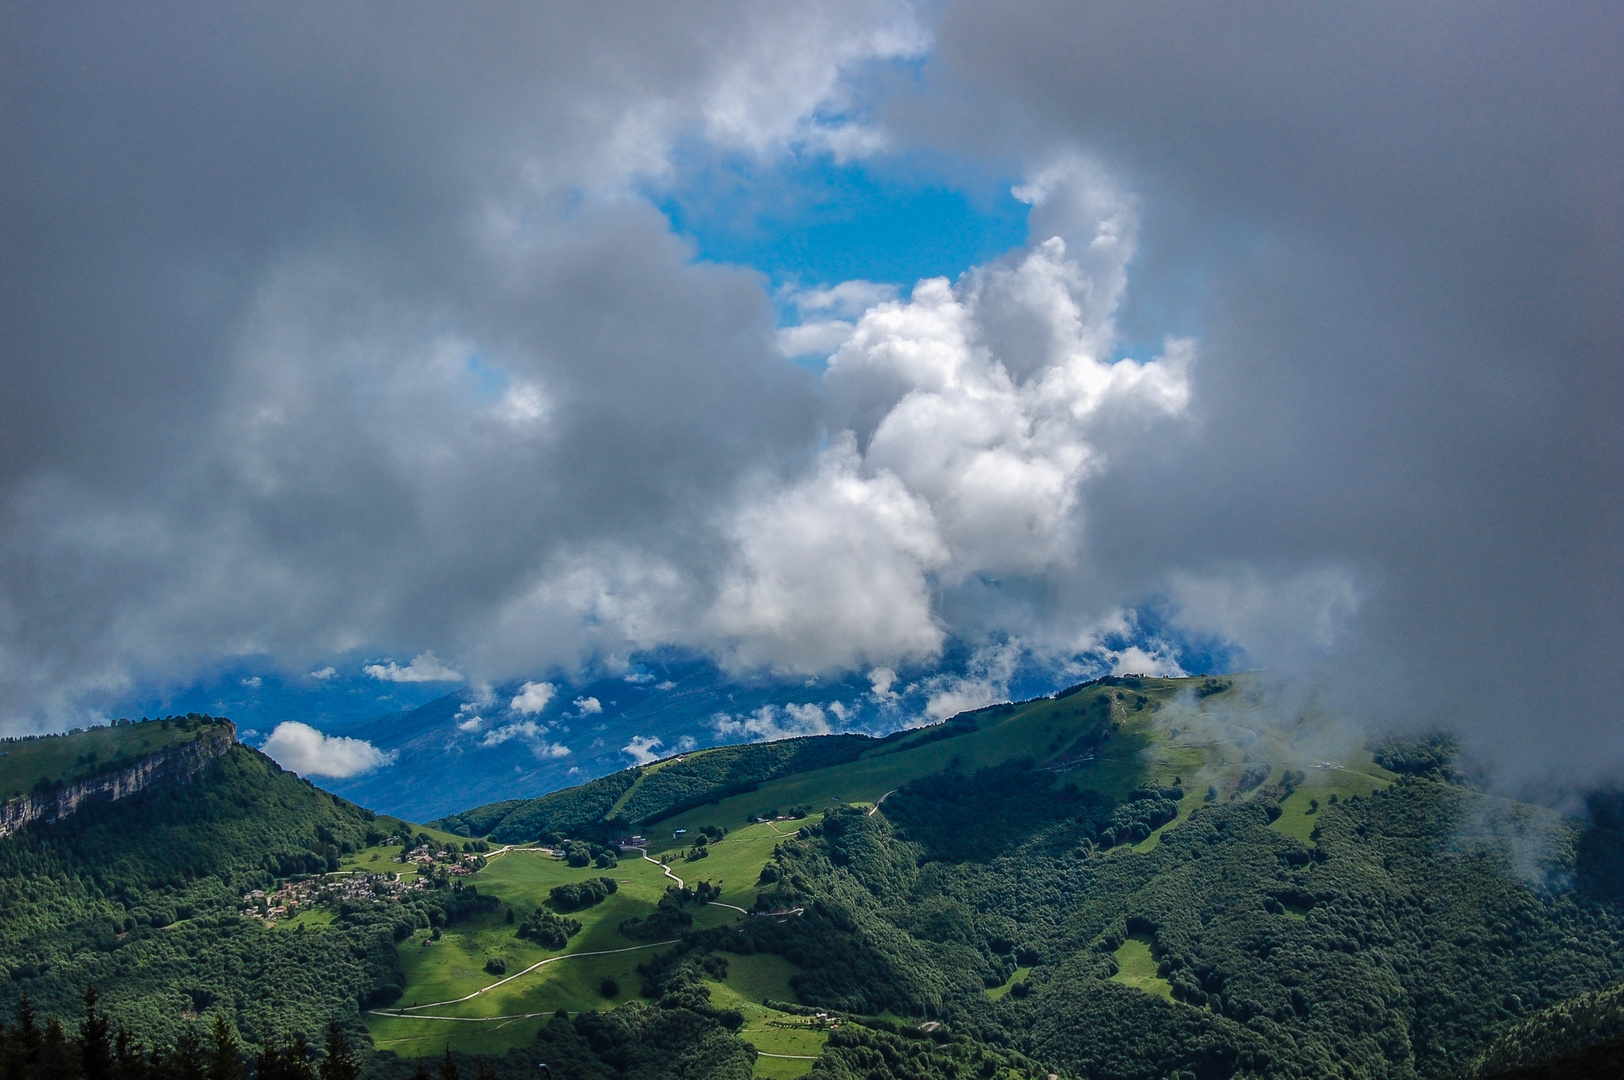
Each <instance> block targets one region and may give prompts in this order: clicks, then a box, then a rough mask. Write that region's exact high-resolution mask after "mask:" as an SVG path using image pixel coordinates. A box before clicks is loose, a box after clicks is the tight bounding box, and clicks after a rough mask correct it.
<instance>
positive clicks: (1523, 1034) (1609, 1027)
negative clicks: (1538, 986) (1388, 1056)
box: [1462, 983, 1624, 1080]
mask: <svg viewBox="0 0 1624 1080" xmlns="http://www.w3.org/2000/svg"><path fill="white" fill-rule="evenodd" d="M1609 1040H1614V1041H1619V1042H1624V983H1621V984H1619V985H1617V986H1610V987H1608V988H1607V989H1605V990H1596V991H1592V992H1590V993H1586V994H1579V995H1577V996H1576V997H1571V998H1568V999H1567V1000H1565V1001H1559V1002H1557V1003H1556V1004H1555V1005H1551V1006H1548V1007H1546V1008H1544V1009H1541V1010H1539V1011H1538V1012H1536V1013H1534V1014H1533V1015H1531V1016H1528V1017H1526V1018H1524V1019H1522V1020H1519V1021H1517V1022H1516V1023H1515V1024H1512V1025H1511V1026H1510V1027H1509V1028H1507V1029H1506V1030H1505V1031H1503V1032H1501V1033H1500V1035H1499V1036H1497V1037H1496V1038H1495V1040H1494V1041H1493V1042H1492V1043H1490V1044H1489V1045H1488V1046H1487V1047H1485V1048H1484V1049H1483V1050H1482V1051H1481V1052H1480V1053H1478V1054H1477V1055H1476V1056H1475V1057H1473V1058H1472V1060H1471V1061H1470V1062H1469V1063H1468V1064H1467V1066H1466V1068H1465V1069H1464V1070H1463V1071H1462V1077H1463V1080H1466V1078H1471V1080H1477V1078H1483V1077H1492V1076H1498V1075H1500V1074H1502V1073H1507V1072H1510V1071H1511V1070H1513V1069H1525V1068H1530V1067H1533V1066H1539V1065H1541V1064H1543V1063H1545V1062H1549V1061H1551V1060H1552V1059H1554V1058H1563V1057H1566V1056H1568V1055H1571V1054H1576V1053H1578V1052H1580V1051H1583V1050H1585V1049H1587V1048H1589V1047H1592V1046H1596V1045H1597V1044H1599V1043H1605V1042H1607V1041H1609ZM1616 1056H1617V1053H1616V1051H1615V1057H1616ZM1618 1063H1619V1064H1624V1061H1620V1062H1618ZM1614 1075H1617V1074H1614Z"/></svg>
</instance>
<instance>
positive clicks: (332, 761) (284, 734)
mask: <svg viewBox="0 0 1624 1080" xmlns="http://www.w3.org/2000/svg"><path fill="white" fill-rule="evenodd" d="M260 750H262V751H263V752H264V753H265V755H266V756H267V757H269V758H270V759H271V760H273V761H275V762H276V763H277V764H278V765H280V766H282V767H283V768H284V769H288V770H290V771H292V772H296V773H298V774H299V775H300V776H330V777H333V778H334V779H335V780H341V779H343V778H345V777H347V776H359V775H361V774H362V773H368V772H371V771H373V770H374V769H380V768H382V767H383V766H385V765H390V764H393V763H394V760H395V753H394V751H392V750H391V751H383V750H379V749H378V748H377V747H376V746H373V745H372V744H371V743H369V742H367V741H366V740H365V739H348V738H344V737H342V736H335V735H323V734H322V733H321V732H319V731H317V730H316V729H315V728H313V727H311V726H310V725H309V724H301V723H299V722H298V721H296V720H286V721H283V722H282V723H280V724H278V725H276V729H275V730H274V731H272V732H271V736H270V738H268V739H266V740H265V742H264V744H263V745H262V746H261V747H260Z"/></svg>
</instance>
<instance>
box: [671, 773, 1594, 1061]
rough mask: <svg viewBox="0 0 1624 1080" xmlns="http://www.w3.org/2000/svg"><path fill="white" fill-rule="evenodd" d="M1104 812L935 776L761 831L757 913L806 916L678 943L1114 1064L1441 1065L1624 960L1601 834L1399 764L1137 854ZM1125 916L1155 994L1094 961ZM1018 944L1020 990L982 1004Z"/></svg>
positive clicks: (1026, 787) (1004, 974)
mask: <svg viewBox="0 0 1624 1080" xmlns="http://www.w3.org/2000/svg"><path fill="white" fill-rule="evenodd" d="M1034 790H1037V792H1038V794H1037V795H1033V794H1032V792H1033V791H1034ZM1136 794H1139V793H1136ZM893 803H895V804H896V806H895V808H893ZM1045 807H1048V808H1049V809H1047V810H1046V809H1045ZM1101 809H1102V808H1101V806H1100V805H1099V804H1098V803H1097V802H1096V801H1095V800H1091V799H1086V798H1082V797H1077V798H1074V799H1065V798H1057V797H1055V795H1054V793H1052V792H1050V791H1048V790H1046V787H1045V785H1044V783H1043V778H1042V777H1041V776H1037V775H1033V774H1023V773H1022V772H1021V771H1020V770H1018V769H1006V770H993V771H990V772H989V773H985V774H982V775H980V776H977V777H971V778H953V777H940V778H934V779H932V780H931V781H929V782H922V783H919V784H916V785H913V786H911V787H910V788H907V789H904V791H902V792H899V793H898V794H897V795H893V796H892V797H891V798H890V799H888V800H887V801H886V803H885V805H884V807H883V811H884V812H883V813H881V814H875V815H872V816H870V815H867V814H865V813H863V812H860V811H858V810H855V809H851V810H843V811H837V812H835V813H832V814H830V815H829V816H828V817H826V818H825V821H824V823H823V824H822V826H820V827H813V828H803V829H802V830H801V833H800V835H799V837H798V838H797V839H796V840H794V841H789V842H786V843H784V844H781V845H780V847H779V848H778V849H777V851H776V852H775V856H774V859H773V862H772V864H771V874H770V877H771V878H772V879H773V880H772V882H771V885H770V887H769V888H768V889H766V890H764V891H763V893H762V895H761V898H760V900H759V903H758V908H759V909H760V910H763V911H767V910H785V909H794V908H802V909H804V911H803V913H802V914H800V915H798V916H792V917H790V916H786V917H782V918H778V919H768V918H756V919H751V920H749V921H748V922H747V923H745V924H743V925H741V926H740V927H738V928H736V929H728V930H725V931H708V932H706V933H705V934H703V935H694V937H693V939H694V940H695V941H697V942H701V943H704V944H705V945H707V946H708V947H711V948H714V949H723V950H727V949H731V950H733V951H749V950H751V949H762V950H767V951H773V952H778V953H781V954H783V955H785V956H786V957H788V958H789V959H790V960H792V961H794V962H795V963H796V964H798V965H800V966H801V968H802V969H803V971H802V973H801V974H800V975H798V976H797V977H796V979H795V981H794V985H795V986H796V989H797V991H798V993H799V995H800V997H801V998H802V1000H804V1001H806V1002H808V1003H811V1004H816V1005H820V1006H826V1007H832V1008H837V1009H844V1010H848V1011H851V1012H858V1013H866V1014H873V1013H877V1012H879V1011H881V1010H885V1009H889V1010H892V1011H894V1012H897V1013H900V1014H904V1015H914V1016H924V1017H932V1018H937V1019H941V1020H945V1021H947V1022H948V1023H949V1024H950V1025H951V1026H952V1027H953V1029H954V1030H955V1031H958V1032H961V1033H963V1034H967V1035H971V1036H974V1037H976V1038H979V1039H982V1040H984V1041H988V1042H991V1043H994V1044H997V1045H1001V1046H1006V1047H1010V1048H1013V1049H1017V1050H1019V1051H1021V1052H1023V1053H1025V1054H1028V1055H1030V1056H1032V1057H1034V1058H1040V1059H1043V1060H1052V1061H1055V1062H1057V1063H1058V1064H1060V1065H1062V1066H1065V1067H1067V1068H1069V1069H1072V1070H1074V1071H1077V1072H1079V1073H1087V1074H1095V1075H1110V1076H1116V1077H1122V1078H1125V1080H1126V1078H1139V1077H1143V1078H1146V1080H1150V1078H1160V1077H1165V1076H1167V1075H1169V1074H1171V1073H1174V1072H1178V1071H1184V1072H1188V1073H1190V1074H1193V1075H1195V1076H1199V1077H1201V1078H1203V1080H1207V1078H1211V1077H1227V1076H1245V1075H1255V1076H1271V1077H1287V1076H1304V1075H1313V1076H1339V1075H1360V1076H1371V1077H1409V1076H1428V1075H1438V1074H1442V1073H1445V1072H1448V1071H1450V1070H1452V1069H1457V1068H1459V1067H1461V1066H1462V1065H1464V1064H1465V1063H1466V1062H1467V1061H1468V1060H1469V1059H1470V1058H1471V1056H1472V1055H1473V1054H1474V1053H1475V1052H1477V1050H1478V1049H1479V1048H1480V1047H1482V1046H1483V1044H1484V1043H1485V1042H1487V1041H1488V1040H1489V1039H1490V1038H1492V1037H1493V1036H1494V1035H1495V1034H1496V1033H1497V1032H1498V1031H1499V1030H1501V1029H1503V1028H1504V1027H1506V1026H1507V1025H1508V1024H1510V1023H1511V1022H1513V1021H1515V1020H1516V1019H1517V1018H1519V1017H1522V1016H1525V1015H1527V1014H1528V1013H1529V1012H1530V1011H1532V1010H1536V1009H1539V1008H1541V1007H1543V1006H1545V1005H1548V1004H1551V1003H1553V1002H1556V1001H1559V1000H1562V999H1564V998H1568V997H1570V996H1572V995H1574V994H1577V993H1580V992H1583V991H1587V990H1593V989H1596V988H1598V987H1601V986H1605V985H1608V984H1610V983H1614V982H1617V981H1618V980H1620V979H1621V978H1624V906H1621V903H1620V897H1619V895H1618V894H1617V893H1616V892H1609V891H1607V890H1606V889H1604V888H1601V887H1599V886H1598V883H1605V882H1608V881H1611V880H1616V878H1617V874H1616V867H1617V864H1618V861H1619V851H1620V838H1619V837H1618V836H1617V835H1615V834H1611V833H1606V832H1604V831H1602V830H1594V829H1592V830H1589V831H1588V832H1585V831H1583V830H1581V829H1580V828H1579V827H1578V826H1577V825H1575V824H1574V823H1572V822H1568V821H1564V820H1563V819H1561V818H1559V817H1557V816H1556V815H1554V814H1551V813H1549V812H1546V811H1543V810H1539V809H1536V808H1533V807H1528V806H1524V805H1519V804H1514V803H1508V802H1504V801H1502V800H1497V799H1494V798H1492V797H1490V796H1487V795H1484V794H1482V793H1479V792H1475V791H1473V790H1471V789H1469V788H1466V787H1464V786H1462V785H1459V784H1451V783H1445V782H1442V781H1440V780H1435V779H1428V778H1419V777H1411V778H1406V779H1403V780H1401V781H1400V782H1398V783H1397V784H1395V785H1394V786H1393V787H1392V789H1391V790H1390V791H1388V792H1384V793H1381V794H1378V795H1375V796H1373V797H1369V798H1353V799H1347V800H1343V801H1341V802H1339V803H1337V804H1335V805H1327V806H1325V807H1323V808H1322V809H1321V810H1320V813H1319V815H1318V822H1319V827H1318V829H1317V831H1316V834H1315V838H1314V841H1313V842H1312V843H1307V844H1305V843H1302V842H1300V841H1298V840H1296V839H1294V838H1293V837H1291V836H1288V835H1285V834H1282V833H1280V832H1278V831H1276V830H1274V829H1271V828H1269V827H1268V825H1269V823H1270V821H1271V820H1272V819H1273V818H1274V817H1275V816H1277V815H1278V808H1277V807H1276V806H1275V805H1274V804H1273V802H1272V800H1269V799H1266V798H1262V797H1259V798H1256V799H1253V800H1247V801H1242V802H1225V803H1219V804H1212V805H1207V806H1205V807H1202V808H1201V809H1198V810H1197V811H1196V812H1195V814H1194V816H1193V817H1192V818H1191V819H1190V820H1189V821H1188V822H1186V823H1184V824H1181V825H1180V826H1178V827H1177V828H1174V829H1171V830H1170V831H1168V832H1167V833H1165V834H1163V837H1162V841H1161V843H1160V844H1159V845H1158V846H1157V847H1156V848H1155V849H1154V850H1152V851H1150V852H1147V853H1144V854H1138V853H1131V852H1125V851H1120V850H1116V851H1110V850H1101V849H1099V848H1098V847H1096V846H1093V845H1092V844H1091V843H1090V840H1091V837H1094V836H1097V834H1098V832H1099V827H1098V826H1099V822H1100V820H1101ZM1111 812H1112V813H1115V810H1114V809H1113V810H1112V811H1111ZM891 816H896V817H898V818H899V821H898V823H897V824H896V825H895V826H893V824H892V823H891V822H889V821H888V820H887V819H888V817H891ZM987 820H993V821H995V822H996V824H995V825H992V826H985V825H984V823H985V821H987ZM933 821H934V822H935V824H932V822H933ZM999 835H1001V836H1002V837H1003V843H1002V845H999V844H997V843H996V842H995V838H996V837H997V836H999ZM1610 875H1611V876H1610ZM1130 933H1134V934H1140V935H1144V936H1145V937H1147V938H1148V939H1149V940H1150V941H1151V942H1152V947H1153V950H1154V955H1155V957H1156V959H1157V961H1158V962H1159V965H1160V971H1161V974H1162V976H1163V977H1164V978H1165V979H1166V980H1167V982H1168V983H1169V984H1170V986H1171V990H1172V994H1173V999H1172V1000H1167V999H1165V998H1160V997H1156V996H1154V995H1151V994H1147V993H1144V992H1141V991H1139V990H1137V989H1134V988H1130V987H1128V986H1125V985H1121V984H1118V983H1114V982H1111V981H1110V976H1111V975H1112V974H1113V973H1114V971H1115V969H1116V965H1115V961H1114V959H1113V956H1112V953H1113V951H1114V950H1116V949H1117V948H1118V947H1119V946H1120V945H1122V943H1123V941H1124V940H1125V938H1126V937H1127V935H1129V934H1130ZM1017 963H1022V964H1036V965H1038V966H1037V967H1036V968H1035V969H1034V970H1033V971H1032V973H1031V975H1030V976H1028V978H1027V979H1026V983H1027V986H1028V987H1029V989H1030V992H1029V993H1028V994H1027V995H1026V996H1025V997H1024V998H1022V997H1019V996H1017V995H1013V994H1012V995H1008V996H1005V997H1003V998H1002V999H1000V1000H997V1001H991V1000H989V999H988V998H987V996H986V995H985V994H984V993H983V992H982V991H983V988H985V987H988V986H993V985H999V984H1001V983H1002V982H1003V981H1005V980H1006V979H1007V978H1008V976H1009V973H1011V972H1012V971H1013V970H1014V967H1015V965H1016V964H1017ZM1149 1031H1154V1032H1157V1033H1158V1034H1157V1037H1156V1038H1155V1039H1147V1038H1146V1037H1145V1035H1146V1032H1149Z"/></svg>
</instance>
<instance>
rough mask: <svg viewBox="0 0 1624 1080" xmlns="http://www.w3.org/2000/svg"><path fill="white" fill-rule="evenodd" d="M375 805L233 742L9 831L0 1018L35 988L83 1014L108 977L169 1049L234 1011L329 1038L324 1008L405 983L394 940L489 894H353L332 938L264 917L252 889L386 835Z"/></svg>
mask: <svg viewBox="0 0 1624 1080" xmlns="http://www.w3.org/2000/svg"><path fill="white" fill-rule="evenodd" d="M380 824H381V823H380V822H379V821H378V820H376V819H375V818H374V816H373V815H372V813H371V812H370V811H366V810H363V809H361V808H360V807H357V806H354V805H352V804H350V803H348V802H345V801H344V800H342V799H338V798H335V797H334V796H332V795H330V794H328V793H326V792H323V791H320V790H318V789H317V788H315V787H313V786H311V785H310V784H309V783H308V782H306V781H304V780H301V779H299V778H298V777H296V776H294V775H292V774H291V773H286V772H283V771H282V770H281V769H280V768H279V767H277V765H276V764H275V763H274V762H272V761H270V759H268V758H266V757H264V756H263V755H261V754H259V753H258V752H257V751H254V750H251V749H249V748H248V747H245V746H240V745H239V746H234V747H232V748H231V750H230V751H229V752H228V753H227V754H226V755H225V756H224V757H223V758H221V759H219V760H217V761H215V762H214V763H212V764H211V765H210V766H209V768H208V770H207V771H206V772H205V773H203V774H202V775H200V776H199V777H197V778H196V779H195V780H194V781H192V782H191V783H187V784H161V785H156V786H154V787H152V788H150V789H148V790H147V791H144V792H142V793H140V794H138V795H134V796H131V797H129V798H126V799H121V800H119V801H118V802H116V803H106V802H92V803H89V804H86V805H85V806H83V807H82V808H81V809H80V810H79V812H78V813H76V814H74V815H73V816H71V817H69V818H66V819H64V820H63V821H61V822H57V823H55V824H51V825H34V826H31V827H29V828H27V829H24V830H22V831H21V832H19V833H17V834H16V835H14V836H12V837H9V838H7V839H5V840H0V1016H14V1015H15V1014H16V1010H17V1008H18V1004H19V1002H20V1000H21V998H22V996H23V994H24V993H27V994H28V995H30V996H31V997H32V999H33V1001H34V1003H35V1004H36V1006H37V1008H38V1009H39V1012H40V1014H41V1016H42V1017H47V1018H48V1017H69V1016H74V1015H77V1013H78V1010H79V1000H78V999H79V995H80V992H81V990H82V988H83V987H84V986H86V985H88V984H93V985H95V986H96V987H97V988H99V989H100V990H101V992H102V994H103V998H104V1000H105V1001H106V1003H107V1006H108V1007H109V1008H110V1009H111V1010H113V1011H115V1012H117V1014H118V1015H119V1017H120V1021H121V1023H122V1024H124V1025H125V1027H126V1028H127V1029H128V1031H129V1032H130V1034H131V1035H132V1036H133V1037H135V1038H138V1039H141V1040H143V1041H145V1042H147V1043H148V1044H149V1045H160V1044H162V1045H169V1044H172V1043H173V1042H174V1040H175V1039H176V1038H178V1037H179V1035H180V1033H181V1032H182V1031H183V1030H184V1027H185V1025H186V1023H187V1022H188V1018H189V1017H198V1018H199V1022H201V1023H207V1022H208V1020H209V1018H211V1017H213V1016H216V1015H223V1016H225V1017H227V1018H228V1019H229V1020H230V1022H231V1024H232V1025H233V1026H234V1027H235V1028H236V1029H237V1030H238V1031H240V1032H241V1033H242V1035H243V1037H244V1038H245V1040H247V1041H248V1042H249V1043H252V1044H255V1045H258V1044H260V1043H261V1042H262V1041H263V1040H266V1039H270V1038H271V1037H272V1036H273V1035H276V1034H278V1033H290V1034H291V1033H295V1032H299V1033H303V1034H304V1035H305V1036H306V1037H308V1038H310V1039H312V1040H316V1039H319V1037H320V1034H321V1031H322V1029H323V1027H324V1025H325V1024H326V1022H327V1020H328V1019H329V1018H330V1017H334V1016H336V1017H338V1018H340V1020H343V1021H345V1022H348V1020H349V1019H351V1018H353V1017H354V1016H355V1015H356V1013H357V1010H358V1008H359V1007H361V1006H362V1005H363V1004H371V1003H377V1002H384V1001H388V1000H392V999H393V997H394V996H398V994H399V992H400V979H401V976H400V973H399V971H398V968H397V965H396V951H395V950H396V945H395V943H396V942H397V941H398V940H399V939H401V938H403V937H405V936H406V935H407V934H409V933H411V932H412V930H414V929H417V928H419V927H426V926H430V925H443V924H445V923H447V922H450V921H454V920H455V919H457V918H459V917H461V916H463V915H466V914H469V913H471V912H473V911H476V910H482V909H484V908H486V907H488V906H490V905H491V904H492V903H493V901H492V900H491V899H490V898H486V897H480V896H479V895H478V893H477V892H476V891H475V890H474V889H472V888H467V889H463V888H460V887H458V885H457V884H456V883H455V882H451V881H443V882H440V883H438V885H437V887H435V888H431V889H424V890H412V891H409V892H407V893H406V894H404V899H403V900H401V901H399V902H394V901H391V902H386V903H378V904H355V903H351V904H346V905H344V907H343V908H342V909H341V910H340V912H339V913H338V914H337V916H336V918H335V919H334V922H333V924H332V926H331V927H330V928H328V929H326V930H324V931H322V932H307V931H304V930H297V929H296V930H287V929H277V928H271V927H267V926H265V925H263V924H261V923H259V922H257V921H255V920H252V919H248V918H245V917H243V916H241V915H240V914H239V909H240V907H241V897H242V896H243V894H244V893H245V892H247V891H249V890H251V889H256V888H266V887H268V886H271V885H273V884H274V882H275V879H276V877H277V876H278V875H279V874H284V873H288V872H302V871H305V870H307V869H322V870H325V869H326V868H327V867H328V866H330V865H331V864H332V863H333V862H335V861H336V860H337V858H338V856H339V855H340V854H342V853H344V852H348V851H354V850H357V849H359V848H362V847H364V846H365V845H367V844H368V843H369V842H376V841H379V840H382V839H384V838H385V837H384V831H383V830H382V829H380V828H379V825H380Z"/></svg>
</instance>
